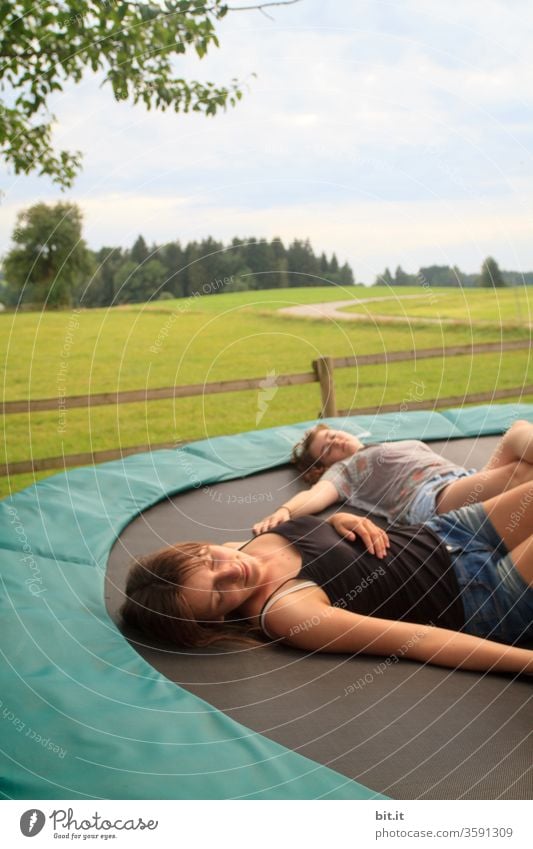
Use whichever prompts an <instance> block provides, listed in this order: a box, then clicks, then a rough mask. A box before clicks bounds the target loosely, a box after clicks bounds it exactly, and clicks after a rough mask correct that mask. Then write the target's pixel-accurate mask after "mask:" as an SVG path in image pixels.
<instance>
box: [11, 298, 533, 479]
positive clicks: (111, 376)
mask: <svg viewBox="0 0 533 849" xmlns="http://www.w3.org/2000/svg"><path fill="white" fill-rule="evenodd" d="M435 291H436V294H437V295H438V296H439V298H438V301H437V302H438V303H439V304H440V303H442V304H444V302H445V300H446V297H444V296H448V295H449V294H450V292H449V290H435ZM441 292H442V293H443V298H442V301H441V300H440V293H441ZM396 293H398V290H396ZM404 293H407V292H406V290H403V289H402V290H401V292H400V294H404ZM350 294H352V295H353V296H354V297H355V298H361V297H364V298H366V297H373V296H378V297H379V296H381V297H382V296H383V295H384V294H386V295H390V294H391V290H387V289H385V288H384V287H379V288H378V287H376V288H375V289H374V288H371V289H362V288H360V287H357V288H355V289H353V290H352V291H351V292H350V291H349V290H339V289H333V288H332V287H328V288H312V289H290V290H275V291H263V292H245V293H228V294H218V295H209V296H203V297H198V298H192V299H186V300H181V301H179V300H176V301H163V302H158V303H155V304H142V305H136V306H132V307H127V308H115V309H102V310H86V311H81V312H76V311H65V312H55V313H42V314H41V313H19V314H16V315H14V314H4V315H1V316H0V348H1V350H2V358H3V361H4V398H5V399H6V400H11V399H27V398H32V399H33V398H46V397H52V398H53V397H57V396H58V395H60V394H65V395H78V394H83V393H98V392H105V391H117V390H118V391H121V390H126V389H142V388H145V387H157V386H170V385H174V384H176V385H181V384H191V383H203V382H211V381H217V380H228V379H231V378H242V377H259V378H262V377H267V376H270V379H271V381H273V384H274V387H275V378H276V375H280V374H287V373H292V372H308V371H310V370H311V362H312V360H313V359H315V358H316V357H318V356H323V355H331V356H350V355H354V354H356V355H361V354H366V353H371V352H380V353H382V352H387V351H395V350H403V349H412V350H419V349H421V348H426V347H434V346H438V347H442V348H445V347H449V346H450V345H455V344H472V343H473V344H475V343H477V342H483V341H499V340H501V338H502V328H501V326H500V324H499V323H498V322H494V320H493V319H492V318H491V319H490V321H492V322H494V323H492V324H491V323H489V324H486V323H484V324H482V325H480V326H477V325H471V326H469V325H468V324H464V325H462V326H461V325H459V326H455V325H451V326H446V325H440V326H439V325H431V324H423V323H422V324H418V323H414V324H411V325H408V324H406V325H405V326H401V325H387V324H381V325H380V324H379V323H376V321H375V320H374V319H373V318H372V316H369V320H368V322H356V323H350V322H346V323H341V322H333V321H324V320H319V319H306V318H298V319H296V318H290V317H286V316H280V315H279V314H278V313H277V310H278V309H279V307H280V306H283V305H288V304H290V303H295V304H296V303H316V302H319V301H324V300H336V299H343V300H344V299H347V298H348V297H349V296H350ZM493 294H494V293H492V292H490V293H489V292H487V293H480V292H470V293H469V296H479V295H485V296H486V295H493ZM503 294H504V295H505V296H506V297H509V296H512V294H513V293H512V292H504V293H503ZM520 294H521V296H522V297H524V293H523V290H521V291H520ZM392 295H393V296H394V295H395V292H392ZM498 295H499V293H498ZM462 296H463V293H460V294H459V295H456V294H455V293H452V299H453V298H454V297H459V298H461V297H462ZM474 300H475V298H474ZM502 300H505V299H502ZM398 303H402V302H401V301H400V302H397V304H396V307H397V308H398ZM403 304H404V307H405V309H406V311H407V310H410V309H411V307H413V308H415V306H417V302H416V301H414V300H407V301H404V302H403ZM506 304H507V302H506ZM388 305H389V302H387V301H384V302H380V303H379V308H380V309H381V308H384V307H385V306H388ZM392 305H393V306H394V302H392ZM368 306H369V305H368V304H367V305H365V308H368ZM492 306H494V305H492ZM372 307H373V308H376V310H377V308H378V304H374V305H372ZM476 309H477V302H476ZM489 313H490V311H489V310H488V308H487V315H488V314H489ZM481 320H482V321H485V320H487V321H488V319H487V317H486V316H485V315H482V317H481ZM528 337H529V330H528V329H527V328H526V327H519V326H516V327H509V328H506V329H505V338H506V339H524V338H528ZM532 378H533V374H532V370H531V364H530V362H529V354H528V351H519V352H513V353H511V354H507V353H501V354H484V355H480V356H478V357H476V358H472V357H470V356H464V357H454V358H447V359H444V358H443V359H440V358H439V359H433V360H425V361H422V360H420V361H418V362H416V361H415V362H409V363H393V364H388V365H386V366H366V367H361V368H358V369H355V368H353V369H343V370H339V371H338V372H337V374H336V386H337V402H338V406H339V408H346V407H354V406H368V405H371V404H379V403H380V402H381V403H391V402H395V401H397V402H401V401H403V400H405V399H406V398H409V393H410V389H411V387H412V384H413V381H417V385H418V386H419V387H420V386H423V389H419V394H420V392H422V393H423V397H424V398H425V399H427V401H428V404H430V402H431V400H432V399H433V398H437V397H442V396H447V395H460V394H463V393H467V392H474V391H483V390H487V391H490V390H492V389H494V388H503V387H509V386H511V387H514V386H520V385H523V384H526V383H531V382H533V379H532ZM411 391H412V390H411ZM270 394H271V395H272V397H270V398H269V401H268V404H267V408H266V411H265V412H264V413H263V411H262V410H261V409H260V407H259V405H258V401H259V396H258V391H257V390H255V391H247V392H240V393H232V394H229V395H214V396H210V397H201V396H200V397H196V398H185V399H179V400H176V401H173V400H169V401H155V402H151V403H136V404H124V405H121V406H118V407H113V406H105V407H96V408H93V409H92V410H89V409H87V408H85V409H83V408H81V409H71V410H68V411H67V413H66V415H63V414H62V413H61V411H60V410H59V409H57V410H52V411H50V412H42V413H34V414H32V415H31V417H29V416H28V415H27V414H16V415H10V416H5V417H4V435H5V445H6V457H7V460H9V461H11V462H14V461H16V460H24V459H27V458H29V457H31V456H33V457H49V456H58V455H61V454H63V453H65V454H70V453H77V452H83V451H91V450H92V451H96V450H103V449H108V448H115V447H117V446H119V445H122V446H128V445H137V444H145V443H157V442H162V441H170V440H183V439H184V440H189V439H197V438H204V437H206V436H215V435H218V434H222V433H235V432H239V431H241V430H249V429H254V428H256V427H272V426H275V425H278V424H282V423H288V422H297V421H301V420H306V419H311V418H314V417H316V415H317V412H318V409H319V405H320V395H319V389H318V386H317V385H316V384H309V385H304V386H297V387H287V388H279V389H277V388H276V387H275V391H274V392H273V393H270ZM45 475H46V473H43V474H40V475H38V477H43V476H45ZM33 480H34V477H33V475H17V476H12V477H11V479H9V480H8V479H7V478H1V479H0V487H1V489H0V494H1V495H6V494H7V493H9V492H10V491H14V490H16V489H19V488H21V487H23V486H26V485H28V484H29V483H32V482H33Z"/></svg>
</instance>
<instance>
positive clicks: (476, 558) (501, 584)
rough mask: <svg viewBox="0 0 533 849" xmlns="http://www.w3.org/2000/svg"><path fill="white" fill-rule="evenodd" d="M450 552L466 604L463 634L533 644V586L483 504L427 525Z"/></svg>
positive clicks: (447, 515) (450, 514)
mask: <svg viewBox="0 0 533 849" xmlns="http://www.w3.org/2000/svg"><path fill="white" fill-rule="evenodd" d="M426 527H429V528H431V529H432V530H433V531H434V532H435V533H436V534H437V536H439V537H440V539H442V541H443V542H444V544H445V545H446V548H447V549H448V551H449V553H450V557H451V560H452V564H453V568H454V572H455V576H456V578H457V582H458V584H459V590H460V593H461V600H462V602H463V608H464V614H465V624H464V626H463V628H462V629H461V630H462V631H465V632H466V633H467V634H474V635H475V636H477V637H488V638H489V639H491V640H498V641H499V642H502V643H515V642H520V641H531V640H533V588H531V587H530V586H529V585H528V584H527V583H526V582H525V580H524V579H523V578H522V576H521V574H520V573H519V571H518V570H517V568H516V566H515V565H514V563H513V561H512V559H511V556H510V554H509V552H508V550H507V548H506V546H505V543H504V542H503V540H502V539H501V538H500V536H499V535H498V534H497V533H496V531H495V529H494V526H493V525H492V522H491V521H490V519H489V518H488V516H487V514H486V512H485V510H484V508H483V505H482V504H472V505H469V506H468V507H460V508H459V510H453V511H452V512H451V513H444V514H443V515H442V516H435V517H434V518H433V519H430V521H429V522H426Z"/></svg>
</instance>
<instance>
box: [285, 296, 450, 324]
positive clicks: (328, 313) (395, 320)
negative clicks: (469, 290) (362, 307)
mask: <svg viewBox="0 0 533 849" xmlns="http://www.w3.org/2000/svg"><path fill="white" fill-rule="evenodd" d="M421 297H423V295H422V294H420V295H418V294H417V295H385V296H382V297H379V298H350V300H347V301H329V302H326V303H322V304H301V305H298V306H295V307H282V308H281V309H280V310H279V312H280V313H281V314H282V315H290V316H292V317H293V318H333V319H335V320H336V321H369V320H375V321H379V322H386V323H387V322H388V323H389V324H413V323H423V324H464V321H460V320H458V319H454V318H424V317H423V316H417V317H412V316H408V315H379V314H377V313H364V312H343V310H342V308H343V307H352V306H357V305H358V304H369V303H376V301H407V300H409V299H415V298H416V299H417V300H420V298H421Z"/></svg>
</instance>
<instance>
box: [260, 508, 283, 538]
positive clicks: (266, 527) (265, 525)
mask: <svg viewBox="0 0 533 849" xmlns="http://www.w3.org/2000/svg"><path fill="white" fill-rule="evenodd" d="M290 518H291V514H290V511H289V508H288V507H278V509H277V510H276V511H275V512H274V513H272V514H271V515H270V516H265V518H264V519H261V521H260V522H256V523H255V525H254V526H253V528H252V530H253V532H254V534H266V533H267V531H271V530H272V528H275V527H276V526H277V525H281V523H282V522H288V521H289V519H290Z"/></svg>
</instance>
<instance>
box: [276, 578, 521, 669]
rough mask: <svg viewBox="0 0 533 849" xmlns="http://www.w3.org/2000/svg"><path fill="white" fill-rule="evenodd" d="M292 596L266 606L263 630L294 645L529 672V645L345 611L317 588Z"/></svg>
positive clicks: (470, 667)
mask: <svg viewBox="0 0 533 849" xmlns="http://www.w3.org/2000/svg"><path fill="white" fill-rule="evenodd" d="M313 593H314V595H313ZM304 594H305V595H304ZM296 595H297V596H298V597H301V598H296V599H295V595H294V594H292V595H289V596H285V597H284V598H282V599H280V600H279V601H278V602H276V603H275V604H274V605H272V607H271V608H270V610H269V611H268V613H267V622H266V625H267V628H268V631H269V633H271V634H272V635H273V636H277V637H278V638H281V639H283V640H284V641H285V642H286V643H288V644H289V645H291V646H295V647H296V648H301V649H306V650H308V651H309V650H311V651H324V652H342V653H347V654H359V653H363V654H376V655H395V656H400V657H406V658H408V659H409V660H417V661H420V662H421V663H433V664H436V665H437V666H446V667H451V668H452V669H456V668H457V669H470V670H474V671H477V672H515V673H519V672H528V673H530V674H531V673H533V651H530V650H529V649H522V648H516V647H514V646H507V645H503V644H501V643H496V642H493V641H492V640H485V639H482V638H480V637H474V636H471V635H470V634H463V633H460V632H457V631H451V630H448V629H446V628H434V627H432V626H430V625H418V624H416V623H413V622H395V621H393V620H389V619H378V618H374V617H372V616H362V615H360V614H357V613H351V612H350V611H348V610H342V609H341V608H338V607H332V606H331V605H329V604H327V603H325V602H324V601H323V600H321V599H320V596H323V594H322V592H321V591H320V590H319V591H318V592H316V591H306V590H302V591H301V592H299V593H297V594H296Z"/></svg>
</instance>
